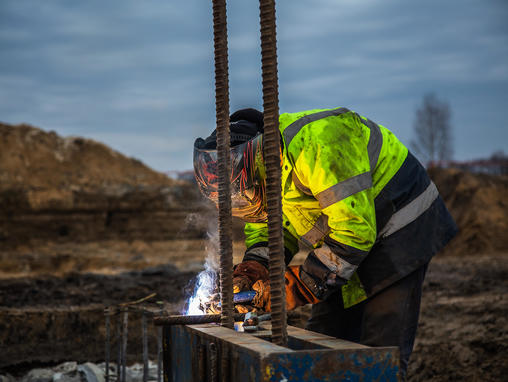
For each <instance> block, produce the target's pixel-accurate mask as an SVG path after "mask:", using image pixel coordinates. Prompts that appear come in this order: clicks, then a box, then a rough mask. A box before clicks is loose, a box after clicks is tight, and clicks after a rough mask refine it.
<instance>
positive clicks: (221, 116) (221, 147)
mask: <svg viewBox="0 0 508 382" xmlns="http://www.w3.org/2000/svg"><path fill="white" fill-rule="evenodd" d="M213 36H214V39H213V41H214V52H215V114H216V125H217V126H216V131H217V160H218V175H219V243H220V295H221V305H222V313H221V314H222V318H221V325H222V326H226V327H228V328H233V325H234V323H233V244H232V232H233V231H232V217H231V190H230V187H229V186H230V183H231V179H230V174H231V170H230V168H231V163H230V162H231V156H230V154H229V152H230V147H229V145H230V137H229V78H228V76H229V73H228V31H227V19H226V0H213Z"/></svg>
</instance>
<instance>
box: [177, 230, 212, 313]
mask: <svg viewBox="0 0 508 382" xmlns="http://www.w3.org/2000/svg"><path fill="white" fill-rule="evenodd" d="M207 236H208V243H207V246H206V248H205V250H206V259H205V269H204V270H203V271H202V272H200V273H199V275H198V276H197V281H196V286H195V287H194V293H193V295H192V296H191V297H190V299H189V301H188V306H187V311H186V312H185V314H186V315H202V314H205V313H206V312H205V311H204V310H203V309H202V306H203V303H204V302H207V301H210V300H211V299H212V296H213V295H214V294H216V293H217V286H218V282H217V278H218V275H219V234H218V232H217V230H214V231H213V232H212V233H210V232H208V234H207Z"/></svg>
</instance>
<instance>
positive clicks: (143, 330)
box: [141, 312, 149, 382]
mask: <svg viewBox="0 0 508 382" xmlns="http://www.w3.org/2000/svg"><path fill="white" fill-rule="evenodd" d="M147 332H148V328H147V324H146V312H143V313H142V316H141V335H142V338H143V382H148V372H149V370H148V333H147Z"/></svg>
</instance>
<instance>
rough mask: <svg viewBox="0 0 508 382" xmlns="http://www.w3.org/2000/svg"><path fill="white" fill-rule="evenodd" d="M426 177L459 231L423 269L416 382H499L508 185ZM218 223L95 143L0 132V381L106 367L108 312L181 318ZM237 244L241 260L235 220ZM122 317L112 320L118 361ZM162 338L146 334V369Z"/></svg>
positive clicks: (133, 326)
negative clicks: (68, 368) (123, 309)
mask: <svg viewBox="0 0 508 382" xmlns="http://www.w3.org/2000/svg"><path fill="white" fill-rule="evenodd" d="M429 173H430V176H431V178H432V180H433V181H434V182H435V184H436V185H437V187H438V189H439V191H440V194H441V196H442V197H443V199H444V201H445V203H446V206H447V207H448V209H449V210H450V212H451V214H452V216H453V217H454V219H455V221H456V223H457V225H458V227H459V234H458V235H457V236H456V237H455V238H454V239H453V240H452V241H451V242H450V244H449V245H448V246H447V248H446V249H445V250H444V251H443V253H441V254H439V255H438V256H436V257H435V258H434V260H433V261H432V262H431V264H430V267H429V269H428V274H427V278H426V280H425V285H424V294H423V302H422V311H421V320H420V325H419V328H418V335H417V339H416V344H415V350H414V353H413V357H412V360H411V362H410V366H409V376H410V380H411V381H464V380H465V381H482V382H483V381H505V380H507V378H506V375H508V357H507V356H506V355H507V354H508V301H507V299H508V297H507V296H508V235H507V232H508V199H507V198H506V195H508V176H506V175H493V174H484V173H481V174H478V173H472V172H467V171H463V170H457V169H442V168H432V169H430V170H429ZM190 175H191V178H190V179H192V173H191V174H190ZM216 225H217V217H216V210H215V206H214V205H213V203H210V202H209V201H206V200H204V199H203V198H202V197H201V195H200V193H199V191H198V188H197V186H196V184H195V183H193V182H192V181H190V182H187V181H181V180H174V179H170V178H168V177H167V176H166V175H165V174H162V173H158V172H156V171H153V170H152V169H150V168H148V167H147V166H145V165H144V164H143V163H141V162H140V161H139V160H136V159H133V158H128V157H126V156H124V155H122V154H121V153H119V152H117V151H114V150H112V149H111V148H109V147H107V146H105V145H104V144H102V143H100V142H95V141H93V140H90V139H86V138H81V137H60V136H58V135H57V134H56V133H54V132H47V131H44V130H41V129H38V128H35V127H31V126H28V125H18V126H14V125H8V124H3V123H0V382H2V381H4V379H3V377H2V375H5V373H10V374H12V375H14V377H16V378H21V377H22V376H23V375H25V373H26V372H27V371H28V370H30V369H32V368H35V367H39V366H44V365H47V366H51V365H57V364H59V363H61V362H63V361H75V362H81V363H82V362H86V361H91V362H101V361H103V360H104V354H105V346H104V345H105V336H106V330H105V318H104V308H105V307H108V306H116V305H117V304H119V303H124V302H128V301H136V300H138V299H140V298H143V297H145V296H149V295H151V294H153V293H156V294H157V295H156V296H155V297H153V298H151V299H149V300H148V301H145V302H143V303H142V304H137V305H135V307H137V308H147V309H148V310H150V311H159V310H160V309H161V308H162V309H164V311H165V312H168V313H181V312H182V310H183V309H184V304H185V301H186V299H187V298H188V297H189V295H190V294H191V292H192V290H193V285H192V282H193V280H194V276H195V275H196V274H197V273H198V272H199V271H200V270H201V269H203V264H204V260H205V257H206V255H207V253H209V252H210V251H211V252H212V253H213V252H214V251H216V248H213V243H214V242H215V240H204V238H207V237H210V233H211V232H212V233H213V232H215V231H216ZM233 235H234V238H236V239H235V244H234V253H235V259H234V262H235V263H238V262H239V261H240V260H241V257H242V253H243V251H244V246H243V244H242V243H241V240H242V225H241V224H240V223H239V222H238V221H236V222H235V223H234V225H233ZM211 237H212V238H215V236H213V235H212V236H211ZM305 255H306V254H305V253H302V254H300V255H297V258H295V259H294V262H295V263H298V262H302V261H303V259H304V257H305ZM157 302H162V305H161V304H157ZM300 313H301V319H297V318H295V319H293V322H292V324H296V325H303V324H304V322H305V318H306V317H307V316H308V314H309V307H308V306H307V307H305V308H303V309H300ZM119 317H120V316H119V315H113V316H112V317H111V335H112V343H111V349H112V354H115V355H114V356H113V355H112V359H113V360H115V359H116V350H114V349H117V345H118V340H117V338H118V336H117V333H118V324H119V321H120V320H119ZM156 338H157V337H156V330H155V328H154V327H153V326H152V325H150V326H149V338H148V340H149V350H150V357H151V359H152V360H154V359H155V357H156V356H155V355H156V343H157V340H156ZM127 355H128V357H127V359H128V362H129V363H133V362H140V361H141V360H142V344H141V315H140V313H139V309H138V310H137V311H132V313H131V314H129V342H128V347H127ZM23 382H30V381H28V380H25V381H23Z"/></svg>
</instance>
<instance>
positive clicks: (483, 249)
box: [429, 168, 508, 255]
mask: <svg viewBox="0 0 508 382" xmlns="http://www.w3.org/2000/svg"><path fill="white" fill-rule="evenodd" d="M429 174H430V176H431V178H432V179H433V180H434V183H436V185H437V188H438V189H439V191H440V193H441V195H442V196H443V198H444V200H445V203H446V205H447V207H448V209H449V210H450V212H451V214H452V215H453V217H454V219H455V222H456V223H457V225H458V227H459V234H458V235H457V236H456V237H455V238H454V239H453V240H452V242H451V243H450V244H449V245H448V247H447V248H446V249H445V251H444V252H443V253H444V254H451V255H466V254H479V253H492V252H506V251H507V250H508V198H507V196H508V176H505V175H488V174H473V173H470V172H466V171H462V170H456V169H438V168H434V169H431V170H429Z"/></svg>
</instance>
